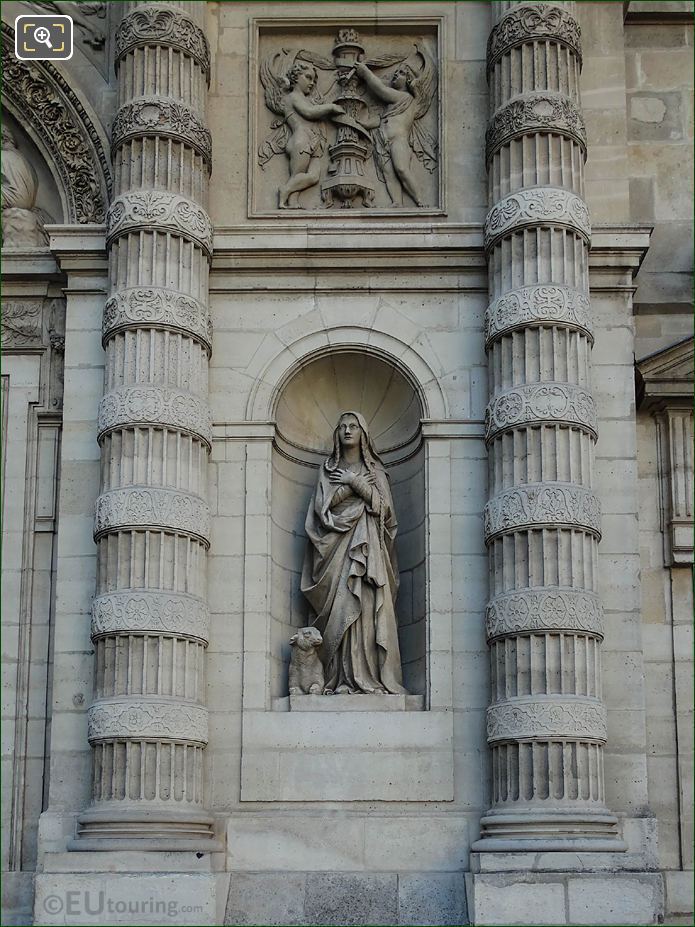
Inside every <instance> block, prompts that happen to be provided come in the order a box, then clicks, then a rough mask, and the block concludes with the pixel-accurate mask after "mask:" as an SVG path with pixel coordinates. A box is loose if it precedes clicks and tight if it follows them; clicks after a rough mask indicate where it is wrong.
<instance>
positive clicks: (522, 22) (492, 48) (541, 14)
mask: <svg viewBox="0 0 695 927" xmlns="http://www.w3.org/2000/svg"><path fill="white" fill-rule="evenodd" d="M581 37H582V33H581V29H580V28H579V23H578V22H577V20H576V19H575V18H574V16H572V15H570V14H569V13H568V12H567V11H566V10H563V9H561V8H560V7H557V6H552V5H551V4H549V3H548V4H546V3H528V4H524V5H523V6H521V5H520V6H515V7H512V8H511V9H510V10H509V12H507V13H505V14H504V16H503V17H502V19H500V21H499V22H498V23H497V25H496V26H495V27H494V28H493V30H492V32H491V33H490V37H489V39H488V42H487V70H488V74H489V73H490V71H491V70H492V69H493V67H494V66H495V65H496V64H497V62H498V61H499V60H500V58H502V56H503V55H506V54H507V52H509V51H511V50H512V48H517V47H518V46H519V45H524V44H525V43H526V42H533V41H536V40H542V41H551V42H557V43H558V44H560V45H564V46H565V47H566V48H569V49H570V50H571V51H572V52H573V53H574V54H575V55H576V56H577V59H578V61H579V64H580V66H581V63H582V50H581Z"/></svg>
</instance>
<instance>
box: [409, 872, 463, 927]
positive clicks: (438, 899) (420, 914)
mask: <svg viewBox="0 0 695 927" xmlns="http://www.w3.org/2000/svg"><path fill="white" fill-rule="evenodd" d="M398 922H399V924H412V925H413V927H415V925H430V924H431V925H434V924H437V925H440V924H441V925H444V924H466V923H468V912H467V909H466V886H465V882H464V878H463V873H460V872H454V873H450V872H442V873H439V872H428V873H427V874H426V875H423V874H421V873H413V874H412V875H404V874H403V873H399V875H398Z"/></svg>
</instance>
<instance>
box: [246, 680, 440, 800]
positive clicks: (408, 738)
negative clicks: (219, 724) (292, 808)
mask: <svg viewBox="0 0 695 927" xmlns="http://www.w3.org/2000/svg"><path fill="white" fill-rule="evenodd" d="M299 698H300V699H302V698H303V699H306V701H307V702H308V703H309V706H311V704H312V703H313V702H316V703H320V704H321V705H322V706H323V705H324V704H325V705H326V706H329V705H330V706H331V708H332V706H333V705H335V706H336V707H335V708H332V710H328V708H326V709H325V710H318V711H315V710H308V711H307V710H301V709H300V710H299V711H297V710H296V708H295V710H293V711H246V712H244V722H243V743H242V755H241V800H242V802H245V801H254V802H255V801H271V802H272V801H283V802H286V801H289V802H304V801H309V802H315V801H319V802H321V801H324V802H325V801H418V802H420V801H452V800H453V798H454V753H453V712H451V711H406V710H401V711H400V713H399V714H398V715H397V716H394V714H393V712H392V711H389V710H383V706H385V705H386V699H389V698H395V699H396V700H399V699H400V700H402V705H403V709H405V702H406V700H407V699H408V698H410V696H386V695H382V696H358V695H347V696H310V695H306V696H299ZM362 698H364V699H365V700H371V699H372V698H373V699H375V700H378V703H379V705H380V706H381V710H379V711H374V710H371V709H369V710H363V711H360V710H357V711H355V710H350V707H349V706H348V710H347V711H345V710H341V708H340V707H339V703H340V702H342V701H343V700H345V702H346V703H350V705H352V704H355V705H360V704H361V700H362ZM288 701H289V699H288ZM396 717H397V719H398V721H397V723H396Z"/></svg>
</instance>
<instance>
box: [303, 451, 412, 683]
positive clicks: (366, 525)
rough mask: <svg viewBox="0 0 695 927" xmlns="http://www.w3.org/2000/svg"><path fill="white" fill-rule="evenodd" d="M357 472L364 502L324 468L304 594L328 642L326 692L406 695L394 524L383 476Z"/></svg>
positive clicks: (314, 505) (309, 525) (312, 509)
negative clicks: (342, 690)
mask: <svg viewBox="0 0 695 927" xmlns="http://www.w3.org/2000/svg"><path fill="white" fill-rule="evenodd" d="M368 472H369V471H368V469H367V467H366V465H364V464H362V467H361V470H359V472H358V479H359V480H360V487H361V489H362V492H363V494H364V496H366V497H368V498H369V499H370V501H369V502H366V501H365V498H363V496H362V495H360V494H359V493H357V492H356V491H354V490H353V489H352V488H350V487H348V486H346V485H342V484H335V483H331V482H330V480H329V471H327V469H326V467H325V466H323V467H321V469H320V472H319V479H318V483H317V486H316V490H315V491H314V495H313V496H312V500H311V503H310V505H309V511H308V514H307V518H306V531H307V535H308V537H309V542H310V543H309V546H308V548H307V553H306V557H305V560H304V569H303V572H302V585H301V588H302V592H303V593H304V595H305V596H306V597H307V599H308V600H309V603H310V605H311V606H312V608H313V610H314V612H315V613H316V620H315V625H316V627H317V628H318V629H319V630H320V631H321V634H322V635H323V646H322V652H321V656H322V660H323V663H324V666H325V669H326V688H327V689H332V690H333V691H335V690H336V689H337V688H338V687H339V686H347V688H348V689H349V690H350V691H351V692H383V691H386V692H389V693H392V694H403V693H405V691H406V690H405V689H404V688H403V675H402V670H401V657H400V649H399V646H398V627H397V621H396V611H395V602H396V594H397V592H398V566H397V563H396V551H395V537H396V530H397V527H398V525H397V522H396V518H395V515H394V512H393V500H392V498H391V489H390V487H389V481H388V478H387V476H386V472H385V470H384V469H383V467H382V466H381V465H379V464H378V465H376V467H375V469H374V474H375V483H374V484H370V483H369V482H368V481H367V475H368Z"/></svg>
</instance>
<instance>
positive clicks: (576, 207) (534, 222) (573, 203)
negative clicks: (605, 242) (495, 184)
mask: <svg viewBox="0 0 695 927" xmlns="http://www.w3.org/2000/svg"><path fill="white" fill-rule="evenodd" d="M548 226H552V227H559V228H566V229H568V230H569V231H571V232H575V233H576V234H577V235H580V236H581V237H582V238H583V239H584V241H585V242H586V244H587V245H588V244H589V243H590V241H591V222H590V220H589V210H588V208H587V205H586V203H585V202H584V200H583V199H581V197H579V196H577V195H576V194H574V193H570V192H569V191H568V190H563V189H562V188H561V187H527V188H526V189H524V190H519V191H518V192H517V193H511V194H510V195H509V196H505V197H504V199H501V200H500V201H499V202H498V203H497V204H496V205H495V206H493V208H492V209H491V210H490V212H489V213H488V214H487V218H486V219H485V242H484V244H485V250H486V251H489V250H490V249H491V248H492V247H493V246H494V245H495V244H496V243H497V242H498V241H499V239H500V238H503V237H504V236H507V235H512V234H514V233H515V232H520V231H522V230H523V229H528V228H539V227H546V228H547V227H548Z"/></svg>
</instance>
